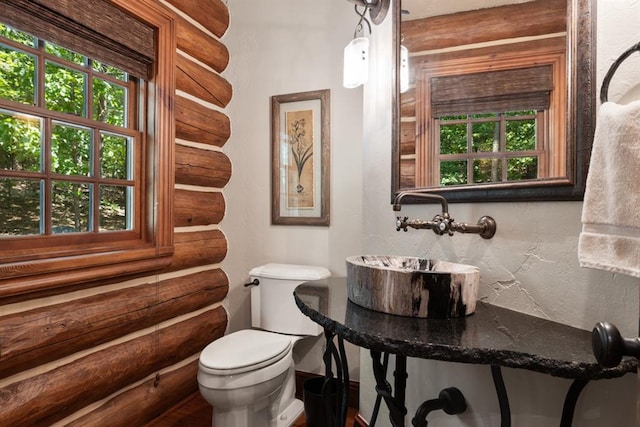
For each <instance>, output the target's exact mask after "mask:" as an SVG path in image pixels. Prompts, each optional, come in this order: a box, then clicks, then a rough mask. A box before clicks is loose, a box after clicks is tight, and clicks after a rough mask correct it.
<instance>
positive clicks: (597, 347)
mask: <svg viewBox="0 0 640 427" xmlns="http://www.w3.org/2000/svg"><path fill="white" fill-rule="evenodd" d="M591 348H592V349H593V355H594V356H595V357H596V360H597V361H598V363H599V364H600V366H602V367H604V368H613V367H615V366H618V365H619V364H620V362H621V361H622V356H633V357H637V358H640V338H622V336H621V335H620V332H619V331H618V328H616V327H615V326H613V325H612V324H611V323H607V322H600V323H598V324H597V325H596V326H595V327H594V328H593V331H592V332H591Z"/></svg>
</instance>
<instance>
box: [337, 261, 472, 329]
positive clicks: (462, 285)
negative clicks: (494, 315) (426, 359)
mask: <svg viewBox="0 0 640 427" xmlns="http://www.w3.org/2000/svg"><path fill="white" fill-rule="evenodd" d="M346 262H347V293H348V297H349V299H350V300H351V301H353V302H354V303H356V304H358V305H360V306H362V307H365V308H368V309H370V310H375V311H380V312H383V313H388V314H395V315H399V316H409V317H424V318H431V319H446V318H450V317H462V316H467V315H469V314H472V313H473V312H474V311H475V309H476V300H477V298H478V285H479V281H480V271H479V269H478V268H477V267H474V266H471V265H465V264H457V263H453V262H447V261H439V260H430V259H422V258H414V257H406V256H379V255H365V256H352V257H348V258H347V259H346Z"/></svg>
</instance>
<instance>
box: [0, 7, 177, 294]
mask: <svg viewBox="0 0 640 427" xmlns="http://www.w3.org/2000/svg"><path fill="white" fill-rule="evenodd" d="M47 3H50V5H48V8H47V9H41V8H42V7H43V6H42V4H47ZM23 6H24V5H23V4H22V3H16V2H15V1H14V0H8V3H7V4H6V5H5V6H3V7H6V9H5V12H6V14H5V15H4V18H6V21H10V22H6V21H5V20H4V19H2V18H0V271H1V272H2V275H1V276H0V297H3V296H11V295H18V294H21V293H26V292H37V291H43V290H46V289H50V288H54V287H60V286H69V285H74V284H79V283H87V282H95V281H97V280H101V279H111V278H113V277H117V276H122V275H130V274H136V273H139V272H142V271H148V270H155V269H159V268H162V267H164V266H166V265H168V264H169V263H170V262H171V255H172V253H173V213H172V212H173V168H174V164H173V160H174V159H173V155H174V154H173V134H174V129H173V126H174V125H173V112H172V111H171V110H170V108H169V106H171V105H173V101H172V98H173V96H174V93H175V76H174V72H175V71H174V70H175V62H174V61H175V59H174V56H175V29H174V19H175V17H174V14H173V13H172V12H171V11H170V10H168V9H166V8H164V7H163V6H162V5H161V4H159V3H157V2H153V1H147V0H140V1H138V2H128V1H126V0H99V1H97V2H92V3H91V4H90V7H89V8H88V9H87V7H88V6H89V4H88V3H86V2H82V1H79V0H65V1H60V0H43V1H42V2H34V3H28V4H27V5H26V6H24V7H23ZM32 9H33V10H32ZM42 11H46V14H49V15H51V16H48V15H47V16H45V15H42V14H41V12H42ZM104 11H107V12H109V13H104ZM111 12H112V13H111ZM65 13H68V14H70V15H72V17H71V18H69V16H68V15H65ZM51 17H53V18H54V19H50V18H51ZM114 17H115V18H114ZM76 19H81V20H84V22H83V25H75V24H73V23H72V22H74V21H75V20H76ZM65 22H69V23H71V24H69V25H70V26H69V27H67V26H65V25H66V24H65ZM125 22H127V23H128V24H127V25H126V26H127V28H124V27H123V28H118V26H124V25H125ZM92 23H95V26H96V28H93V25H92ZM132 23H133V25H132ZM56 25H57V27H56ZM105 28H108V31H105V30H104V29H105ZM132 28H133V30H132ZM31 30H33V31H31ZM119 31H121V32H119ZM32 34H33V35H32ZM46 34H51V37H52V38H53V39H56V40H50V39H49V38H48V37H46ZM87 34H89V35H90V37H87V36H86V35H87ZM123 34H126V35H125V36H124V37H123ZM130 34H134V35H140V37H133V38H132V37H130V36H129V35H130ZM63 39H64V40H66V41H68V42H69V43H70V44H71V45H73V46H77V47H78V49H75V48H73V49H69V48H68V46H65V45H64V43H61V42H59V41H58V40H63ZM87 39H90V42H89V43H86V41H87ZM129 39H132V40H134V41H133V42H131V43H128V42H127V40H129ZM122 43H124V44H122ZM109 46H118V48H117V49H116V50H117V51H112V50H111V49H110V48H109ZM143 51H144V52H143ZM89 52H96V53H97V55H98V57H97V59H96V57H95V56H92V55H91V54H90V53H89ZM147 53H148V55H147ZM111 56H113V58H114V61H113V62H111V61H109V60H108V57H111ZM128 58H129V59H128ZM128 61H130V62H131V63H130V64H129V63H128ZM112 64H117V65H116V66H114V65H112ZM130 70H132V71H130ZM132 73H133V74H132Z"/></svg>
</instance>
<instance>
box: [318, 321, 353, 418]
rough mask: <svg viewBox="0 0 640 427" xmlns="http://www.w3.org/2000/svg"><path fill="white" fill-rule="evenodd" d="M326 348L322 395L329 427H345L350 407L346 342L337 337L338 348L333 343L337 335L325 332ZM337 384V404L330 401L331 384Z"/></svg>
mask: <svg viewBox="0 0 640 427" xmlns="http://www.w3.org/2000/svg"><path fill="white" fill-rule="evenodd" d="M324 334H325V338H326V343H327V345H326V348H325V351H324V355H323V360H324V367H325V375H324V376H325V381H324V385H323V387H322V395H323V398H324V401H325V411H326V414H327V420H328V423H329V427H344V426H345V425H346V423H347V408H348V406H349V365H348V363H347V355H346V352H345V350H344V341H343V339H342V338H341V337H339V336H338V337H337V341H338V347H337V348H336V345H335V344H334V342H333V338H334V337H335V334H334V333H332V332H330V331H328V330H325V331H324ZM334 362H335V367H336V375H337V378H334V376H333V371H332V367H333V364H334ZM334 381H335V382H336V397H335V402H331V401H330V400H329V399H328V397H329V396H328V395H329V393H330V390H331V386H330V384H331V383H332V382H334Z"/></svg>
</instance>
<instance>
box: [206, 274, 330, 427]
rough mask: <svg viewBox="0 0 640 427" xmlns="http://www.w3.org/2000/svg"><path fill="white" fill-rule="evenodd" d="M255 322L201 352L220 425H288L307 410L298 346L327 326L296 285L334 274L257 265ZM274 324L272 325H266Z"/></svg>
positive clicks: (208, 396) (215, 417) (208, 394)
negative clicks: (298, 301)
mask: <svg viewBox="0 0 640 427" xmlns="http://www.w3.org/2000/svg"><path fill="white" fill-rule="evenodd" d="M250 275H251V277H252V279H258V282H259V284H258V285H257V286H254V287H253V288H252V289H251V302H252V325H253V326H254V327H255V328H260V329H246V330H241V331H237V332H234V333H231V334H229V335H225V336H223V337H221V338H220V339H218V340H216V341H214V342H212V343H211V344H209V345H208V346H207V347H206V348H205V349H204V350H203V351H202V353H201V354H200V359H199V367H198V387H199V389H200V394H201V395H202V396H203V398H204V399H205V400H206V401H207V402H209V403H210V404H211V405H212V406H213V420H212V422H213V426H215V427H262V426H268V427H288V426H290V425H291V424H292V423H293V422H294V421H295V419H296V418H297V417H298V416H299V415H300V414H301V413H302V411H303V404H302V402H301V401H300V400H298V399H296V398H295V364H294V361H293V348H294V346H295V344H296V343H297V342H298V341H299V340H301V339H303V338H304V337H305V336H317V335H319V334H320V333H321V332H322V329H321V328H320V327H319V326H318V325H316V324H315V323H313V322H311V321H310V320H309V319H308V318H306V317H305V316H304V315H302V313H301V312H300V311H299V310H298V308H297V307H296V305H295V301H294V299H293V289H295V287H296V286H297V285H298V284H300V283H302V282H304V281H307V280H318V279H322V278H325V277H328V276H329V271H328V270H326V269H324V268H322V267H311V266H296V265H289V264H267V265H264V266H261V267H257V268H255V269H253V270H251V272H250ZM265 329H269V330H265Z"/></svg>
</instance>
